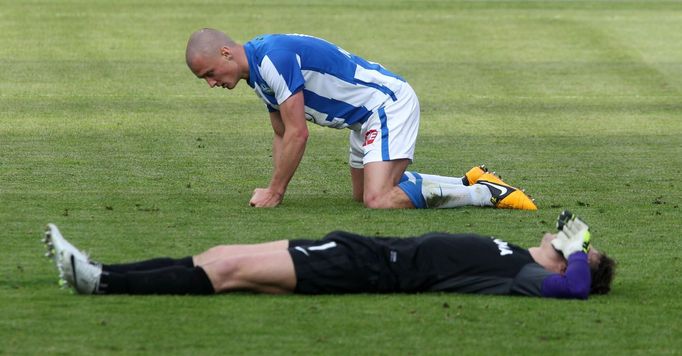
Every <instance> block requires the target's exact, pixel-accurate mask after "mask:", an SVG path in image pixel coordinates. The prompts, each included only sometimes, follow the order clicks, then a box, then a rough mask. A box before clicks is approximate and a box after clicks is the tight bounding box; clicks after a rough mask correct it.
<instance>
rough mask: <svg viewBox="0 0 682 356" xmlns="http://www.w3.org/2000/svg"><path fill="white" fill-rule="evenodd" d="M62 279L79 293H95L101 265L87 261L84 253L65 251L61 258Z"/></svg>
mask: <svg viewBox="0 0 682 356" xmlns="http://www.w3.org/2000/svg"><path fill="white" fill-rule="evenodd" d="M62 270H63V272H64V279H65V280H66V282H67V283H68V284H69V285H71V286H72V287H73V288H74V289H75V290H76V291H77V292H78V293H80V294H95V293H97V288H98V287H99V280H100V276H101V275H102V265H100V264H97V263H93V262H90V261H88V259H87V257H85V255H83V254H81V255H80V256H79V255H75V254H72V253H70V252H66V253H65V255H64V258H63V259H62Z"/></svg>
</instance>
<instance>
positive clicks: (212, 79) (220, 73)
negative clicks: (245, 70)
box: [190, 54, 240, 89]
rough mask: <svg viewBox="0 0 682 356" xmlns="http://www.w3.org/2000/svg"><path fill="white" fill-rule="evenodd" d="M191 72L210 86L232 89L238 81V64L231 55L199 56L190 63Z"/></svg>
mask: <svg viewBox="0 0 682 356" xmlns="http://www.w3.org/2000/svg"><path fill="white" fill-rule="evenodd" d="M190 69H191V70H192V72H193V73H194V74H195V75H196V76H197V77H198V78H200V79H203V80H205V81H206V83H208V86H210V87H211V88H215V87H221V88H225V89H233V88H234V87H235V86H236V85H237V82H239V79H240V77H239V66H238V65H237V62H236V61H235V60H234V58H232V56H231V55H226V54H221V55H219V56H211V57H208V58H206V57H199V58H196V59H195V60H194V61H192V64H191V65H190Z"/></svg>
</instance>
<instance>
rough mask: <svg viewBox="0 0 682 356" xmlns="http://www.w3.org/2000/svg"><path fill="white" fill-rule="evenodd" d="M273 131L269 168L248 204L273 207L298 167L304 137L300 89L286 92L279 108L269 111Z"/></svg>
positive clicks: (280, 200) (304, 141)
mask: <svg viewBox="0 0 682 356" xmlns="http://www.w3.org/2000/svg"><path fill="white" fill-rule="evenodd" d="M270 122H271V124H272V129H273V130H274V132H275V136H274V138H273V144H272V161H273V172H272V178H271V179H270V184H269V185H268V187H267V188H257V189H255V190H254V192H253V196H252V197H251V201H250V202H249V203H250V204H251V206H255V207H274V206H277V205H279V203H281V202H282V199H283V198H284V193H285V192H286V189H287V186H288V185H289V182H290V181H291V178H292V177H293V176H294V173H295V172H296V169H297V168H298V165H299V163H300V162H301V158H303V153H304V152H305V146H306V143H307V141H308V127H307V124H306V120H305V111H304V105H303V92H302V91H299V92H297V93H296V94H293V95H292V96H290V97H289V98H288V99H287V100H285V101H284V102H283V103H282V104H281V105H280V111H279V112H272V113H270Z"/></svg>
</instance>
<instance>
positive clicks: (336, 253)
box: [289, 231, 390, 294]
mask: <svg viewBox="0 0 682 356" xmlns="http://www.w3.org/2000/svg"><path fill="white" fill-rule="evenodd" d="M289 254H291V258H292V260H293V262H294V269H295V271H296V290H295V292H296V293H302V294H340V293H381V292H387V291H388V290H387V288H388V285H387V282H389V281H388V280H389V279H390V278H387V277H388V276H387V274H388V273H387V272H388V270H387V266H386V263H387V262H388V261H387V257H386V256H385V255H386V253H385V249H384V248H382V247H381V246H379V245H377V244H375V243H374V241H373V240H372V239H368V238H366V237H362V236H359V235H355V234H351V233H347V232H342V231H334V232H332V233H330V234H328V235H327V236H325V237H324V238H323V239H322V240H315V241H311V240H290V241H289Z"/></svg>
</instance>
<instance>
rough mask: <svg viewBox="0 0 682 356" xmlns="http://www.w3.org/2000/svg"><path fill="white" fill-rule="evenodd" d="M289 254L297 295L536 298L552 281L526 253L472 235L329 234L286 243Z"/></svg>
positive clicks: (502, 243) (494, 239) (525, 251)
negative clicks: (428, 294) (457, 294)
mask: <svg viewBox="0 0 682 356" xmlns="http://www.w3.org/2000/svg"><path fill="white" fill-rule="evenodd" d="M290 253H291V255H292V259H293V260H294V266H295V269H296V274H297V281H298V284H297V291H298V292H301V293H348V292H350V293H353V292H379V293H393V292H403V293H414V292H425V291H447V292H460V293H483V294H521V295H535V296H540V295H541V288H542V283H543V280H544V279H545V278H546V277H548V276H550V275H552V273H551V272H549V271H547V270H545V269H544V268H543V267H542V266H540V265H538V264H537V263H535V261H534V260H533V258H532V257H531V255H530V253H529V252H528V250H526V249H524V248H521V247H518V246H516V245H513V244H510V243H507V242H505V241H502V240H500V239H496V238H493V237H483V236H479V235H474V234H446V233H430V234H426V235H422V236H419V237H412V238H391V237H378V238H377V237H375V238H368V237H363V236H359V235H355V234H352V233H348V232H342V231H335V232H332V233H330V234H328V235H327V236H326V237H325V238H324V239H323V240H320V241H302V240H294V241H291V242H290Z"/></svg>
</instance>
